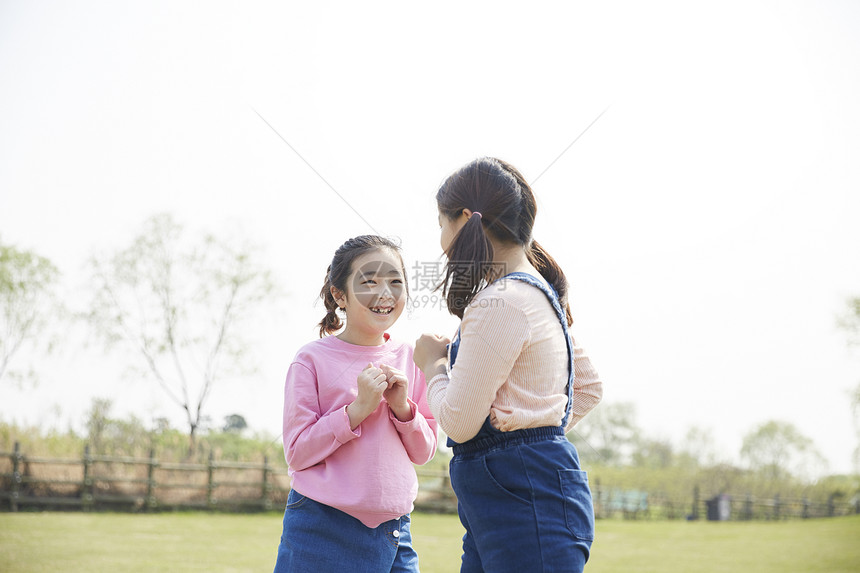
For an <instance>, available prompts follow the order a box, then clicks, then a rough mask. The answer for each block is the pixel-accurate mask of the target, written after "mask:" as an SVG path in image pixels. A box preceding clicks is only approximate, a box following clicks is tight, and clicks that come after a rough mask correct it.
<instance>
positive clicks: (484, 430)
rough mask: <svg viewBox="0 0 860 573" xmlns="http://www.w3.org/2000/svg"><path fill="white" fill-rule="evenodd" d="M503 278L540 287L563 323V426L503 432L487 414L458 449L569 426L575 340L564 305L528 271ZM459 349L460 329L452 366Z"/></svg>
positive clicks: (451, 444) (452, 350)
mask: <svg viewBox="0 0 860 573" xmlns="http://www.w3.org/2000/svg"><path fill="white" fill-rule="evenodd" d="M502 278H509V279H514V280H518V281H522V282H525V283H528V284H530V285H532V286H534V287H537V288H539V289H540V290H541V291H542V292H543V293H544V294H545V295H546V296H547V298H548V299H549V301H550V303H551V304H552V307H553V309H554V310H555V313H556V315H557V316H558V319H559V322H560V323H561V330H562V332H563V333H564V337H565V340H566V342H567V355H568V372H569V373H568V378H567V405H566V406H565V410H564V417H563V418H562V420H561V426H560V427H558V428H529V429H528V430H515V431H513V432H501V431H500V430H497V429H496V428H494V427H493V425H492V424H491V423H490V417H489V416H487V419H486V420H484V423H483V425H482V426H481V429H480V430H479V431H478V434H477V435H476V436H475V437H473V438H472V439H471V440H469V441H468V442H465V443H466V444H469V445H470V447H469V448H462V447H458V448H457V450H463V449H470V450H471V449H472V447H471V446H473V445H474V446H478V444H479V443H480V444H481V446H483V445H486V444H488V442H487V440H488V439H489V442H495V441H497V440H495V439H493V438H496V437H498V436H499V435H500V434H505V435H507V437H510V438H514V434H518V433H521V432H532V431H534V430H540V431H541V432H546V431H551V432H552V433H553V434H558V433H560V434H562V435H563V434H564V428H565V427H566V426H567V421H568V419H569V418H570V410H571V405H572V404H573V378H574V368H573V342H572V341H571V338H570V335H569V333H568V330H567V316H566V314H565V312H564V309H562V307H561V303H560V302H559V299H558V294H557V293H556V292H555V289H553V288H552V286H549V287H548V286H547V285H546V284H544V283H543V281H541V280H539V279H537V278H536V277H534V276H532V275H530V274H528V273H522V272H515V273H510V274H507V275H505V276H504V277H502ZM459 349H460V330H459V329H458V330H457V334H456V335H455V336H454V340H453V341H451V346H450V349H449V355H450V367H451V368H453V367H454V363H455V362H456V360H457V352H458V351H459ZM523 437H525V436H523ZM448 446H449V447H455V446H462V445H461V444H458V443H457V442H455V441H454V440H452V439H451V438H448ZM455 451H456V450H455Z"/></svg>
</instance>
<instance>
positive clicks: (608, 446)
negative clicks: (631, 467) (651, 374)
mask: <svg viewBox="0 0 860 573" xmlns="http://www.w3.org/2000/svg"><path fill="white" fill-rule="evenodd" d="M640 435H641V431H640V430H639V428H638V426H637V425H636V407H635V406H634V405H633V404H632V403H630V402H614V403H606V404H601V405H600V406H598V407H597V408H595V409H594V410H592V411H591V412H589V414H588V415H587V416H586V417H585V418H583V419H582V421H580V422H579V423H578V424H577V425H576V426H575V427H574V429H573V431H572V432H570V434H569V436H568V437H569V439H570V441H571V442H573V444H574V445H576V449H577V451H578V452H579V454H580V455H581V456H582V457H583V459H589V460H593V461H595V462H599V463H602V464H606V465H622V464H624V463H627V462H629V461H630V460H631V459H632V457H633V454H634V452H635V450H636V445H637V443H638V440H639V436H640ZM595 458H596V459H595Z"/></svg>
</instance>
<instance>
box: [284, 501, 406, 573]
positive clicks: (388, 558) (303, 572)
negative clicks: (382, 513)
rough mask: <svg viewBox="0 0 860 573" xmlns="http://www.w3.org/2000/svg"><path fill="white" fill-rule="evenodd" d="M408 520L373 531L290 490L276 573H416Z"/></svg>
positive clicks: (398, 521) (386, 523)
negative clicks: (314, 572) (335, 572)
mask: <svg viewBox="0 0 860 573" xmlns="http://www.w3.org/2000/svg"><path fill="white" fill-rule="evenodd" d="M409 525H410V520H409V516H408V515H404V516H403V517H401V518H399V519H392V520H390V521H386V522H385V523H383V524H382V525H380V526H379V527H376V528H373V529H371V528H369V527H367V526H365V525H364V524H363V523H361V522H360V521H359V520H357V519H356V518H354V517H352V516H351V515H349V514H347V513H344V512H342V511H340V510H339V509H335V508H333V507H330V506H328V505H325V504H322V503H319V502H316V501H314V500H312V499H311V498H309V497H305V496H303V495H302V494H300V493H299V492H297V491H296V490H291V491H290V494H289V496H288V498H287V508H286V511H284V530H283V534H282V535H281V544H280V545H279V546H278V560H277V562H276V564H275V573H308V572H313V571H317V572H320V573H323V572H327V571H349V572H350V573H380V572H389V571H390V572H397V573H407V572H409V573H417V572H418V554H417V553H415V550H414V549H413V548H412V535H411V533H410V528H409Z"/></svg>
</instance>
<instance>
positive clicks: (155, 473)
mask: <svg viewBox="0 0 860 573" xmlns="http://www.w3.org/2000/svg"><path fill="white" fill-rule="evenodd" d="M418 471H419V479H420V480H421V484H422V487H421V490H422V491H421V495H420V496H419V499H418V500H417V501H416V507H420V508H421V509H424V510H429V511H450V510H453V511H456V500H455V499H454V493H453V491H452V490H451V487H450V482H449V481H448V476H447V472H440V471H435V472H434V471H428V470H422V469H419V470H418ZM289 483H290V481H289V476H288V475H287V468H286V467H284V466H283V465H280V464H279V465H271V464H270V463H269V460H268V458H263V461H262V462H258V463H248V462H225V461H218V460H216V459H215V458H214V456H213V455H211V454H210V456H209V460H208V462H207V463H205V464H194V463H165V462H161V461H159V460H158V459H156V457H155V453H154V452H152V451H151V452H150V455H149V457H148V458H133V457H116V456H100V455H91V453H90V449H89V447H86V448H85V449H84V455H83V456H82V457H81V458H67V459H56V458H44V457H31V456H27V455H24V453H22V452H21V451H20V447H19V445H18V444H17V443H16V444H15V449H14V451H13V452H0V510H11V511H18V510H19V509H22V508H27V507H41V508H50V509H59V508H64V507H66V508H74V509H81V510H84V511H89V510H105V509H115V510H121V511H128V510H132V511H160V510H166V509H208V510H221V511H266V510H276V509H282V508H283V507H284V505H285V504H286V500H287V494H288V493H289V491H290V485H289Z"/></svg>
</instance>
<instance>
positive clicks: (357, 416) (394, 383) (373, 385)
mask: <svg viewBox="0 0 860 573" xmlns="http://www.w3.org/2000/svg"><path fill="white" fill-rule="evenodd" d="M357 383H358V396H357V397H356V399H355V402H353V403H352V404H351V405H350V406H349V407H348V408H347V415H348V416H349V420H350V426H351V429H353V430H354V429H355V428H357V427H358V426H359V425H360V424H361V422H363V421H364V420H366V419H367V417H368V416H369V415H370V414H371V413H373V411H374V410H376V408H377V407H378V406H379V403H380V402H381V401H382V400H385V402H387V403H388V407H389V408H391V411H392V412H394V415H395V416H396V417H397V419H398V420H400V421H401V422H406V421H408V420H409V419H410V418H411V417H412V416H411V414H412V410H411V408H410V407H409V403H408V402H407V398H408V396H409V379H408V378H407V377H406V374H404V373H403V372H401V371H400V370H398V369H396V368H394V367H393V366H388V365H387V364H380V365H379V366H378V367H376V366H374V365H373V363H372V362H370V363H368V364H367V366H365V368H364V370H362V371H361V374H359V375H358V380H357Z"/></svg>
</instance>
